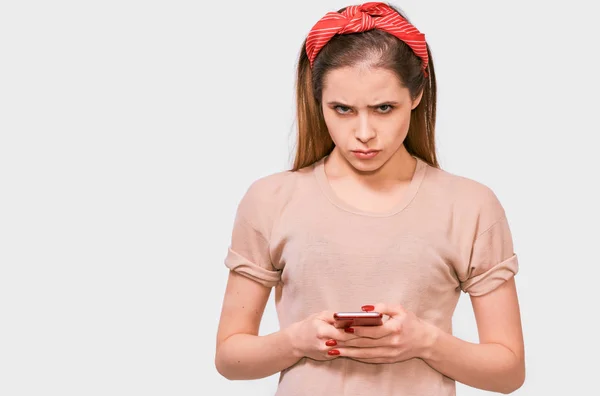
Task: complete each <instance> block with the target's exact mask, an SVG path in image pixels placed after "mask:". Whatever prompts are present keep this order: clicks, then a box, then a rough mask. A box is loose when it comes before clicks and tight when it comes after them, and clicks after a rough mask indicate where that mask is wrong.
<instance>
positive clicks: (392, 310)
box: [361, 303, 406, 316]
mask: <svg viewBox="0 0 600 396" xmlns="http://www.w3.org/2000/svg"><path fill="white" fill-rule="evenodd" d="M361 309H362V310H363V311H365V312H379V313H382V314H385V315H388V316H398V315H401V314H404V313H406V310H405V309H404V307H402V306H401V305H400V304H396V305H393V306H392V305H387V304H384V303H377V304H374V305H363V306H362V307H361Z"/></svg>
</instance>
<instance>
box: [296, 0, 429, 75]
mask: <svg viewBox="0 0 600 396" xmlns="http://www.w3.org/2000/svg"><path fill="white" fill-rule="evenodd" d="M372 29H379V30H383V31H385V32H388V33H390V34H392V35H394V36H396V37H398V38H399V39H400V40H402V41H404V42H405V43H406V44H407V45H408V46H409V47H410V48H411V49H412V50H413V51H414V53H415V54H416V55H417V56H418V57H419V58H421V60H422V61H423V65H422V70H423V72H424V73H425V76H427V71H426V70H427V64H428V62H429V57H428V56H427V46H426V41H425V35H424V34H422V33H421V32H419V31H418V30H417V28H416V27H414V26H413V25H411V24H410V23H409V22H408V21H407V20H406V19H404V18H402V16H400V14H398V13H397V12H396V11H395V10H394V9H392V8H391V7H390V6H388V5H387V4H385V3H381V2H369V3H364V4H361V5H355V6H349V7H347V8H346V9H345V10H344V11H342V12H341V13H338V12H328V13H327V14H325V16H324V17H323V18H321V19H320V20H319V21H318V22H317V23H316V24H315V25H314V26H313V28H312V29H311V31H310V32H309V33H308V36H307V37H306V54H307V55H308V59H309V61H310V66H311V67H312V66H313V63H314V60H315V58H316V57H317V54H318V53H319V51H320V50H321V49H322V48H323V47H324V46H325V44H327V42H329V40H330V39H331V38H332V37H333V36H335V35H336V34H349V33H360V32H365V31H367V30H372Z"/></svg>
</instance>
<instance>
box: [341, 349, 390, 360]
mask: <svg viewBox="0 0 600 396" xmlns="http://www.w3.org/2000/svg"><path fill="white" fill-rule="evenodd" d="M335 349H336V350H337V351H339V356H343V357H348V358H351V359H377V358H390V357H393V356H394V354H395V352H394V349H392V348H390V347H373V348H354V347H336V348H335Z"/></svg>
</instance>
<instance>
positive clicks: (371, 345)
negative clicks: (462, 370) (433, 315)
mask: <svg viewBox="0 0 600 396" xmlns="http://www.w3.org/2000/svg"><path fill="white" fill-rule="evenodd" d="M363 311H375V312H380V313H383V314H384V315H388V316H389V319H388V320H386V321H385V322H384V323H383V325H381V326H353V327H351V330H350V331H349V332H353V333H354V335H355V336H356V338H353V339H351V340H348V341H342V342H338V344H337V347H336V348H335V349H337V350H338V351H340V355H339V356H340V357H342V356H344V357H348V358H351V359H354V360H358V361H361V362H365V363H395V362H400V361H403V360H408V359H411V358H415V357H422V355H423V353H424V352H425V351H426V349H427V347H428V345H429V343H430V341H431V339H432V334H433V333H432V325H430V324H428V323H426V322H424V321H422V320H421V319H419V318H418V317H417V316H416V315H415V314H414V313H412V312H408V311H406V310H405V309H404V308H403V307H401V306H399V305H398V306H386V305H385V304H376V305H374V306H373V305H366V306H363Z"/></svg>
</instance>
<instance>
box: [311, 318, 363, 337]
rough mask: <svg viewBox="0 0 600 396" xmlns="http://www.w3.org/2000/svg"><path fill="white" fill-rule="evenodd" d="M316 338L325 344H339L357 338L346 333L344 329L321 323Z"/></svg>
mask: <svg viewBox="0 0 600 396" xmlns="http://www.w3.org/2000/svg"><path fill="white" fill-rule="evenodd" d="M317 338H319V339H320V340H322V341H323V342H327V341H329V340H335V341H337V342H341V341H348V340H352V339H354V338H358V336H357V335H355V334H353V333H348V332H346V331H345V330H344V329H339V328H337V327H335V326H334V325H333V324H329V323H325V322H322V323H321V324H320V325H319V326H318V327H317Z"/></svg>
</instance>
